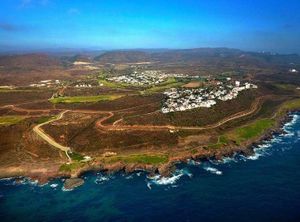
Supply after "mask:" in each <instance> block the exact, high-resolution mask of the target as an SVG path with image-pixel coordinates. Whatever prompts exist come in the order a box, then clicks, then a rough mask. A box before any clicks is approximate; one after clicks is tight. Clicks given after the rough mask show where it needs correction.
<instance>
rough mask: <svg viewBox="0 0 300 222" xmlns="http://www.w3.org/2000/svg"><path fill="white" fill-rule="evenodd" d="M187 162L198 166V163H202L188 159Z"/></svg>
mask: <svg viewBox="0 0 300 222" xmlns="http://www.w3.org/2000/svg"><path fill="white" fill-rule="evenodd" d="M187 164H188V165H192V166H197V165H200V164H201V163H200V162H199V161H196V160H191V159H188V161H187Z"/></svg>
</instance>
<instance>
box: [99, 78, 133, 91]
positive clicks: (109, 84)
mask: <svg viewBox="0 0 300 222" xmlns="http://www.w3.org/2000/svg"><path fill="white" fill-rule="evenodd" d="M98 82H99V84H103V86H106V87H109V88H113V89H118V88H126V87H130V86H134V85H130V84H127V83H118V82H111V81H107V80H105V79H100V80H98Z"/></svg>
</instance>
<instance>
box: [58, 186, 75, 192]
mask: <svg viewBox="0 0 300 222" xmlns="http://www.w3.org/2000/svg"><path fill="white" fill-rule="evenodd" d="M61 190H62V191H64V192H70V191H72V190H73V189H66V188H65V187H64V186H63V187H62V188H61Z"/></svg>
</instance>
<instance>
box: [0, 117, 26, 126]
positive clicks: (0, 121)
mask: <svg viewBox="0 0 300 222" xmlns="http://www.w3.org/2000/svg"><path fill="white" fill-rule="evenodd" d="M23 119H24V117H23V116H0V126H10V125H13V124H17V123H19V122H20V121H22V120H23Z"/></svg>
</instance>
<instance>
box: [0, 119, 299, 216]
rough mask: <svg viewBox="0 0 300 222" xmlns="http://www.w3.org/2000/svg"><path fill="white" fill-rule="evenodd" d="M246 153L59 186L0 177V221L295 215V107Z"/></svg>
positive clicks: (60, 181) (98, 176) (57, 181)
mask: <svg viewBox="0 0 300 222" xmlns="http://www.w3.org/2000/svg"><path fill="white" fill-rule="evenodd" d="M291 115H292V116H293V118H292V121H291V122H289V123H287V124H286V125H285V126H284V129H285V131H286V132H287V133H286V134H284V135H276V136H275V137H274V138H273V139H272V140H271V141H265V142H263V143H262V144H261V145H259V146H257V147H255V154H253V155H252V156H248V157H245V156H242V155H235V156H234V157H232V158H224V159H223V160H222V161H213V160H211V161H206V162H203V163H199V162H197V161H192V160H191V161H189V163H188V164H180V165H178V166H177V169H178V170H176V172H175V173H174V174H173V175H172V176H171V177H169V178H161V177H159V176H157V177H153V178H149V177H147V174H146V173H145V172H136V173H133V174H123V173H117V174H113V175H106V174H103V173H101V172H98V173H97V172H90V173H87V174H85V175H84V176H83V177H84V179H85V184H84V185H83V186H81V187H78V188H76V189H74V190H71V191H66V190H64V189H63V188H62V187H63V179H61V178H60V179H55V180H52V181H50V182H49V183H48V184H46V185H44V186H39V185H37V184H36V182H35V181H30V180H28V179H26V178H24V179H23V180H22V182H21V183H17V182H16V181H15V180H14V179H12V178H8V179H2V180H0V221H1V222H4V221H139V222H140V221H157V222H158V221H300V114H299V113H294V114H291Z"/></svg>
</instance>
